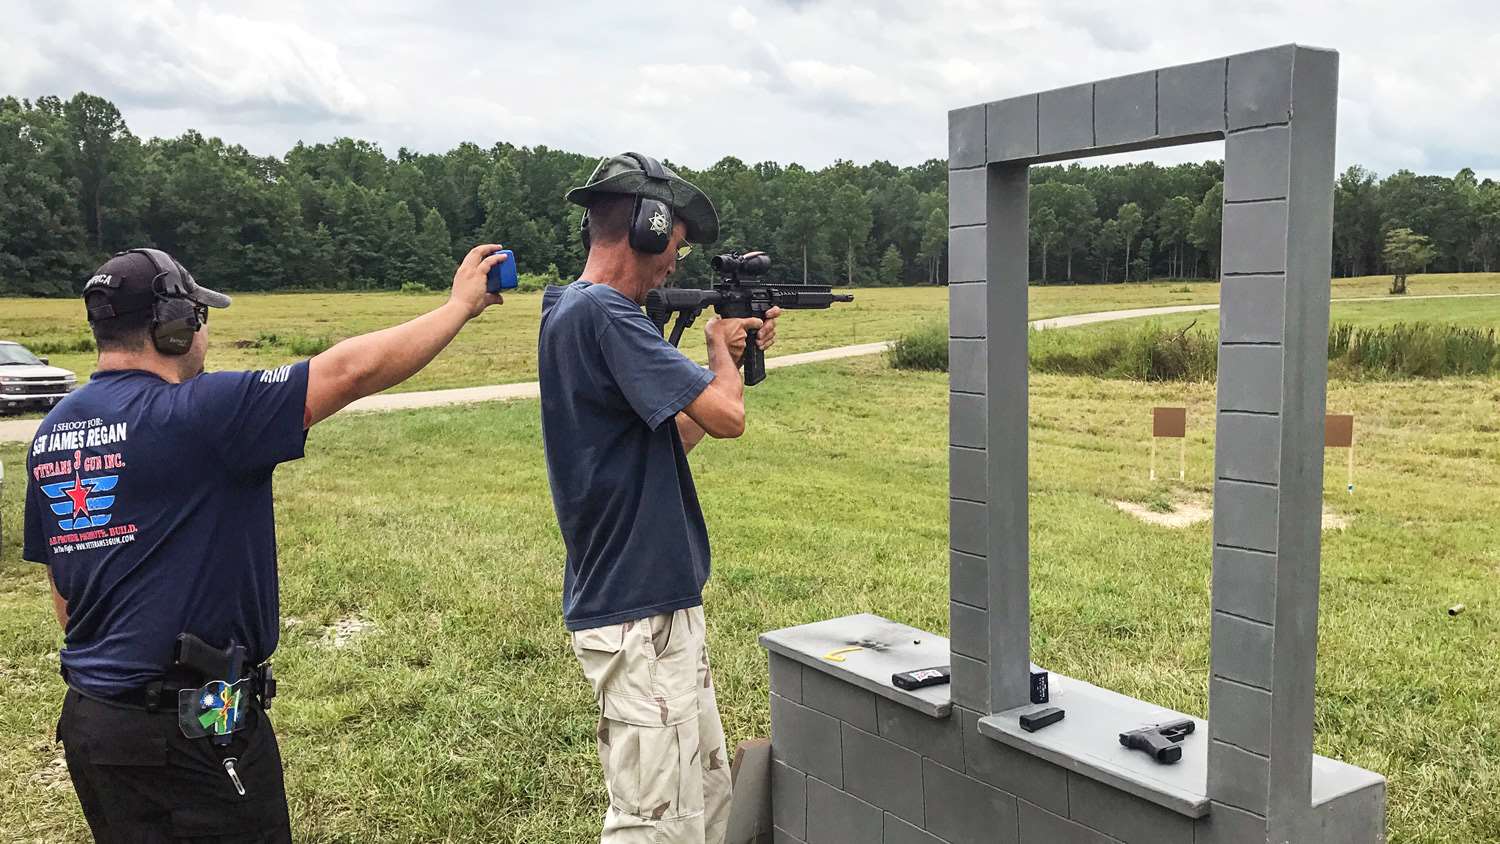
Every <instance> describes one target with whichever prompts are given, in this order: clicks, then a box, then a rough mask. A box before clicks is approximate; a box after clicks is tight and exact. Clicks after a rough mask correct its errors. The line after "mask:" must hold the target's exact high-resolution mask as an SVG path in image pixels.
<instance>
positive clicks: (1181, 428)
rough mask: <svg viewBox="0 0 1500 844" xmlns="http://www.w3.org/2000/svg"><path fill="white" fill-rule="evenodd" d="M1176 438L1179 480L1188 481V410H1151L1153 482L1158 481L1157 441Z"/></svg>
mask: <svg viewBox="0 0 1500 844" xmlns="http://www.w3.org/2000/svg"><path fill="white" fill-rule="evenodd" d="M1163 437H1174V438H1176V439H1177V441H1178V445H1177V479H1178V480H1187V408H1185V407H1153V408H1151V480H1153V481H1154V480H1156V441H1157V440H1158V439H1161V438H1163Z"/></svg>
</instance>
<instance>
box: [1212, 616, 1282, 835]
mask: <svg viewBox="0 0 1500 844" xmlns="http://www.w3.org/2000/svg"><path fill="white" fill-rule="evenodd" d="M1213 616H1214V619H1213V623H1212V625H1211V627H1212V629H1213V634H1212V635H1213V656H1212V662H1213V673H1214V674H1215V675H1216V676H1219V677H1223V678H1225V679H1227V680H1233V681H1235V682H1237V683H1244V684H1246V685H1250V686H1254V687H1256V688H1259V689H1267V690H1269V689H1270V688H1271V631H1272V629H1273V628H1271V627H1270V626H1268V625H1265V624H1257V623H1256V622H1253V621H1248V620H1246V619H1243V618H1240V617H1239V616H1234V615H1225V614H1224V613H1221V612H1218V611H1215V612H1214V614H1213ZM1247 808H1248V807H1247Z"/></svg>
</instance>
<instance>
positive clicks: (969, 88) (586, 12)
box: [0, 0, 1500, 174]
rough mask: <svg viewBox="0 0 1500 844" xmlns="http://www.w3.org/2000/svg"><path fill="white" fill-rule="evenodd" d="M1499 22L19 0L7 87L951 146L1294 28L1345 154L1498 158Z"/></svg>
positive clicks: (1364, 8) (1488, 13)
mask: <svg viewBox="0 0 1500 844" xmlns="http://www.w3.org/2000/svg"><path fill="white" fill-rule="evenodd" d="M221 9H226V10H228V11H221ZM1497 24H1500V7H1497V6H1496V5H1495V4H1494V2H1493V0H1424V2H1423V3H1422V4H1420V5H1418V6H1413V5H1412V4H1411V3H1409V2H1408V0H1363V1H1362V2H1361V3H1360V6H1359V11H1358V13H1357V14H1354V13H1351V10H1350V7H1349V5H1348V4H1347V3H1346V2H1344V0H1306V1H1305V2H1298V3H1295V4H1293V3H1290V2H1285V0H1260V2H1256V3H1253V4H1201V3H1199V4H1188V3H1182V2H1176V0H1136V2H1133V3H1130V4H1126V5H1122V4H1120V3H1118V2H1102V0H1099V1H1098V2H1096V1H1095V0H930V2H928V3H923V4H911V3H909V2H897V0H774V1H773V2H751V0H704V2H701V3H699V4H696V5H695V6H693V7H692V9H691V10H684V9H681V8H672V9H666V8H662V9H656V8H652V7H647V8H645V9H641V8H638V7H622V6H618V5H617V4H611V3H605V2H590V3H577V4H545V5H544V4H520V3H518V4H506V6H505V8H504V9H503V11H497V10H496V9H495V7H494V6H493V5H492V4H482V3H478V2H475V0H448V2H440V3H434V4H424V5H423V6H421V7H417V6H411V5H409V4H406V3H404V2H399V0H367V2H365V3H362V4H360V5H359V6H358V9H357V12H354V13H351V12H350V10H349V9H348V8H347V7H344V6H336V5H333V4H322V3H314V2H306V0H287V2H282V3H260V4H254V5H238V6H232V7H225V6H222V5H219V4H212V3H208V2H203V1H202V0H147V2H144V3H131V4H109V5H105V4H92V3H89V4H85V3H82V2H79V1H78V0H72V2H62V3H59V2H55V0H52V2H49V0H31V2H23V3H22V4H21V5H20V7H19V8H18V9H16V10H14V11H13V12H11V13H10V14H9V15H8V17H7V20H6V25H5V31H4V32H0V93H14V94H18V95H21V96H36V95H39V94H43V93H58V94H63V95H67V94H70V93H72V92H73V91H76V90H80V89H84V90H89V91H92V92H94V93H98V94H100V95H102V96H105V97H108V98H110V99H112V100H114V101H115V102H116V103H117V104H118V105H119V106H120V107H121V109H122V110H123V111H124V113H125V116H126V119H127V120H128V121H129V122H130V124H131V126H132V127H133V128H134V129H136V131H137V132H138V133H141V134H177V133H179V132H181V131H183V130H184V129H186V128H190V127H191V128H198V129H200V130H203V131H205V132H209V133H218V134H222V135H223V136H224V137H226V138H228V139H230V140H234V141H238V142H242V143H245V144H246V145H247V146H250V147H251V148H252V149H254V150H256V151H257V152H263V153H280V152H283V151H284V150H286V149H287V148H288V147H290V146H291V144H292V143H294V142H295V141H296V140H298V139H304V140H308V141H322V140H328V139H330V138H331V137H333V136H335V135H339V134H347V135H355V136H359V137H364V138H368V139H370V140H374V141H376V142H378V143H380V144H381V145H382V146H383V147H384V148H385V149H387V150H389V151H394V149H395V148H397V147H399V146H403V145H404V146H409V147H413V148H417V149H424V150H443V149H447V148H449V147H452V146H453V145H455V144H457V143H459V142H461V141H473V142H475V143H478V144H480V145H482V146H489V145H490V144H493V143H494V142H496V141H498V140H504V141H509V142H512V143H518V144H538V143H545V144H548V145H550V146H554V147H561V148H564V149H570V150H577V151H579V152H584V153H588V154H591V155H600V154H605V153H610V152H615V151H618V150H619V149H626V148H638V149H642V150H643V151H647V152H653V153H656V154H658V155H661V156H663V157H668V158H671V159H673V160H675V161H678V162H680V163H683V164H688V165H692V166H697V167H702V166H707V165H709V164H712V163H713V162H714V161H715V160H717V159H718V158H720V157H721V156H724V155H731V154H732V155H736V156H738V157H740V158H742V159H745V160H747V161H761V160H767V159H774V160H778V161H782V162H788V161H799V162H802V163H805V164H808V165H811V166H821V165H823V164H827V163H829V162H831V161H833V160H834V159H836V158H850V159H854V160H859V161H867V160H871V159H876V158H883V159H887V160H890V161H894V162H897V163H901V164H913V163H918V162H920V161H923V160H925V159H928V158H933V157H941V156H942V155H944V154H945V151H946V147H947V131H946V119H947V112H948V110H949V109H951V108H955V107H958V106H962V105H968V104H970V103H975V102H982V101H985V100H990V99H998V98H1000V97H1005V96H1011V95H1014V94H1018V93H1025V92H1028V91H1035V90H1040V89H1045V88H1053V87H1058V86H1061V85H1066V84H1071V83H1075V82H1085V81H1088V80H1091V79H1099V78H1104V77H1108V76H1114V75H1119V74H1123V73H1129V72H1133V71H1139V70H1146V69H1150V68H1154V67H1161V66H1165V65H1170V64H1177V63H1182V62H1187V61H1192V60H1196V59H1203V58H1210V57H1214V56H1222V55H1227V54H1230V53H1235V52H1241V51H1244V50H1250V49H1255V48H1258V47H1264V46H1269V45H1274V44H1278V43H1285V42H1288V41H1298V42H1302V43H1309V44H1318V45H1323V46H1331V47H1334V48H1337V49H1340V50H1341V52H1342V71H1343V76H1342V83H1341V98H1340V103H1341V109H1342V113H1341V115H1340V135H1339V148H1338V149H1339V164H1340V166H1345V165H1347V164H1352V163H1362V164H1365V165H1366V166H1368V167H1370V168H1371V169H1373V170H1375V171H1377V172H1380V173H1389V172H1391V171H1393V170H1395V169H1398V168H1400V167H1409V168H1412V169H1416V170H1419V171H1424V172H1439V173H1445V174H1451V173H1452V172H1453V171H1456V170H1457V169H1458V168H1459V167H1461V166H1464V165H1466V164H1467V165H1470V166H1473V167H1475V169H1476V170H1480V171H1481V172H1487V173H1494V174H1500V148H1497V147H1496V145H1495V143H1494V140H1493V139H1494V138H1496V137H1500V87H1497V86H1500V83H1497V75H1496V74H1495V73H1494V71H1493V70H1492V69H1491V67H1490V64H1491V62H1492V57H1493V56H1495V55H1497V54H1500V25H1497ZM121 45H129V48H128V49H122V48H121ZM1220 154H1222V151H1221V147H1220V146H1215V145H1209V146H1205V147H1194V148H1190V149H1184V150H1162V151H1156V152H1153V153H1138V154H1135V156H1134V157H1135V158H1136V159H1140V158H1144V157H1152V158H1155V159H1156V160H1160V161H1164V162H1172V161H1179V160H1184V159H1187V158H1202V157H1206V156H1211V155H1214V156H1216V155H1220Z"/></svg>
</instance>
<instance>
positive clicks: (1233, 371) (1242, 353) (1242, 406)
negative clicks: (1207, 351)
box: [1219, 344, 1282, 413]
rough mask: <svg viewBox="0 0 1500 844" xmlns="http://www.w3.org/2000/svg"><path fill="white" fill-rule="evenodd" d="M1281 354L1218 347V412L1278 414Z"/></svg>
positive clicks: (1263, 349)
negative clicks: (1234, 411)
mask: <svg viewBox="0 0 1500 844" xmlns="http://www.w3.org/2000/svg"><path fill="white" fill-rule="evenodd" d="M1281 367H1282V351H1281V349H1280V348H1279V347H1277V346H1230V345H1223V344H1221V345H1220V346H1219V409H1220V410H1239V411H1245V412H1249V413H1280V412H1281Z"/></svg>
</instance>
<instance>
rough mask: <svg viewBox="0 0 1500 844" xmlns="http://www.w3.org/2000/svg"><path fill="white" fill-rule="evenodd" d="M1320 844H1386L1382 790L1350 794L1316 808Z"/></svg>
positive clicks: (1383, 792) (1360, 791) (1379, 788)
mask: <svg viewBox="0 0 1500 844" xmlns="http://www.w3.org/2000/svg"><path fill="white" fill-rule="evenodd" d="M1319 808H1320V810H1321V814H1322V816H1323V817H1322V824H1321V825H1322V829H1323V844H1385V786H1384V785H1383V784H1382V785H1380V786H1379V787H1376V788H1365V789H1361V790H1359V791H1354V792H1350V793H1349V794H1345V795H1344V796H1342V797H1337V798H1334V799H1333V800H1332V801H1330V802H1328V803H1326V804H1324V805H1323V806H1321V807H1319Z"/></svg>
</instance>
